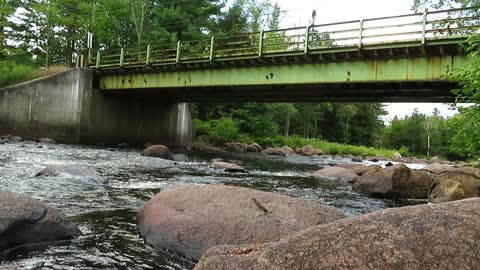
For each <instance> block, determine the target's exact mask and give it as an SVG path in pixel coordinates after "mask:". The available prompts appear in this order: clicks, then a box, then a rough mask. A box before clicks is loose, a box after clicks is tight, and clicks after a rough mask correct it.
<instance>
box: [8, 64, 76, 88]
mask: <svg viewBox="0 0 480 270" xmlns="http://www.w3.org/2000/svg"><path fill="white" fill-rule="evenodd" d="M66 69H67V68H66V67H64V66H61V65H58V66H53V67H49V68H48V69H44V68H35V67H33V66H29V65H23V64H18V63H16V62H12V61H0V88H3V87H7V86H11V85H15V84H17V83H22V82H25V81H29V80H34V79H37V78H41V77H45V76H48V75H52V74H55V73H58V72H62V71H65V70H66Z"/></svg>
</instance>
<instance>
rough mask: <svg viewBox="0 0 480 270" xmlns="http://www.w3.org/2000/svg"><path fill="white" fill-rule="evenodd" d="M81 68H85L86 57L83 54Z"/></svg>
mask: <svg viewBox="0 0 480 270" xmlns="http://www.w3.org/2000/svg"><path fill="white" fill-rule="evenodd" d="M80 67H82V68H83V67H85V56H84V55H83V54H82V55H80Z"/></svg>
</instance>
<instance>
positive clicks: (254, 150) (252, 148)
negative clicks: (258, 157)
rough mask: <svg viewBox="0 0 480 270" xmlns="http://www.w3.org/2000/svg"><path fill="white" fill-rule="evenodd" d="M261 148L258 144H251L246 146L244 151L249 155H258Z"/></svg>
mask: <svg viewBox="0 0 480 270" xmlns="http://www.w3.org/2000/svg"><path fill="white" fill-rule="evenodd" d="M262 150H263V148H262V147H261V146H260V145H259V144H258V143H253V144H250V145H248V146H247V149H246V151H247V152H249V153H260V152H262Z"/></svg>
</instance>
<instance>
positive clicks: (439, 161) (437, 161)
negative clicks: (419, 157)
mask: <svg viewBox="0 0 480 270" xmlns="http://www.w3.org/2000/svg"><path fill="white" fill-rule="evenodd" d="M428 163H429V164H435V163H442V160H441V159H440V158H439V157H432V158H431V159H430V161H428Z"/></svg>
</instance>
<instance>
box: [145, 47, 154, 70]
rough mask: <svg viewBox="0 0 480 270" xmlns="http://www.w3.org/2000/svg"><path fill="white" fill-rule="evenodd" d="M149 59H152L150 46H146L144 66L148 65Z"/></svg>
mask: <svg viewBox="0 0 480 270" xmlns="http://www.w3.org/2000/svg"><path fill="white" fill-rule="evenodd" d="M150 57H152V46H151V45H150V44H148V46H147V59H145V65H147V66H148V65H150Z"/></svg>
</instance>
